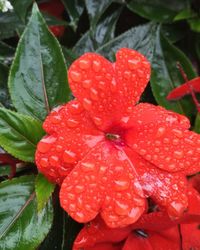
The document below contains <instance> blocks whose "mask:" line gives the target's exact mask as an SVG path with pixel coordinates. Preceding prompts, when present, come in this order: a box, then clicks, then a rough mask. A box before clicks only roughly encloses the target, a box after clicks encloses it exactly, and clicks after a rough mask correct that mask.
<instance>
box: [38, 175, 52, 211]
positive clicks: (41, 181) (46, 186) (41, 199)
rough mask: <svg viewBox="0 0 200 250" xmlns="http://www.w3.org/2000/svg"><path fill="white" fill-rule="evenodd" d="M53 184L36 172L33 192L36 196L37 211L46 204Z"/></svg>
mask: <svg viewBox="0 0 200 250" xmlns="http://www.w3.org/2000/svg"><path fill="white" fill-rule="evenodd" d="M54 188H55V185H54V184H52V183H50V182H49V181H48V180H47V179H46V178H45V177H44V175H42V174H40V173H39V174H38V175H37V177H36V180H35V192H36V197H37V206H38V212H40V211H41V210H42V209H43V208H44V207H45V206H46V204H47V202H48V200H49V198H50V197H51V195H52V193H53V191H54Z"/></svg>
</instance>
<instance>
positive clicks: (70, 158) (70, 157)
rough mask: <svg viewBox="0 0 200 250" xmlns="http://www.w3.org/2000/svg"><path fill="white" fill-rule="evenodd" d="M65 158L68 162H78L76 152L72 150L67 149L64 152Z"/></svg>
mask: <svg viewBox="0 0 200 250" xmlns="http://www.w3.org/2000/svg"><path fill="white" fill-rule="evenodd" d="M63 160H64V162H66V163H75V162H76V160H77V159H76V154H75V153H74V152H72V151H70V150H65V151H64V153H63Z"/></svg>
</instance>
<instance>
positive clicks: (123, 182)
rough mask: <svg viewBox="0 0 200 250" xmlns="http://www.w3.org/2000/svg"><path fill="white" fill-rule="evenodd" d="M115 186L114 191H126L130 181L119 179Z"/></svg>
mask: <svg viewBox="0 0 200 250" xmlns="http://www.w3.org/2000/svg"><path fill="white" fill-rule="evenodd" d="M114 184H115V186H114V189H115V190H116V191H123V190H126V189H128V188H129V186H130V181H129V180H128V179H125V178H123V179H117V180H115V181H114Z"/></svg>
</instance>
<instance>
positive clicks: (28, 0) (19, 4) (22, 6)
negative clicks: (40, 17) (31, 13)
mask: <svg viewBox="0 0 200 250" xmlns="http://www.w3.org/2000/svg"><path fill="white" fill-rule="evenodd" d="M10 2H11V4H12V6H13V8H14V11H15V13H16V14H17V15H18V16H19V18H20V19H21V20H22V21H23V22H25V17H26V15H27V11H28V8H29V7H30V6H31V4H32V3H33V0H20V1H19V0H10ZM22 10H23V11H22Z"/></svg>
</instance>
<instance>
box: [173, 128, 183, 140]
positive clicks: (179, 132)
mask: <svg viewBox="0 0 200 250" xmlns="http://www.w3.org/2000/svg"><path fill="white" fill-rule="evenodd" d="M172 132H173V133H174V135H175V136H176V137H178V138H182V137H183V132H182V131H181V130H179V129H172Z"/></svg>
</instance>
